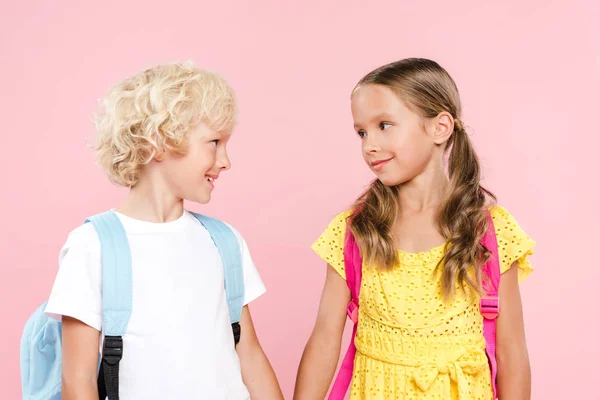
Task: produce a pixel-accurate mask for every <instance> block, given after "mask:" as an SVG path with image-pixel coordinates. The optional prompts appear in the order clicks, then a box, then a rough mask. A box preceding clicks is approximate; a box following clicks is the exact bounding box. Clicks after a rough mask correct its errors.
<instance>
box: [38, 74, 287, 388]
mask: <svg viewBox="0 0 600 400" xmlns="http://www.w3.org/2000/svg"><path fill="white" fill-rule="evenodd" d="M235 116H236V104H235V99H234V93H233V91H232V89H231V88H230V87H229V86H228V85H227V83H226V82H225V81H224V80H223V79H221V78H220V77H219V76H217V75H216V74H213V73H210V72H206V71H202V70H199V69H197V68H196V67H194V66H193V65H192V64H191V63H184V64H169V65H161V66H157V67H155V68H151V69H148V70H145V71H143V72H141V73H139V74H137V75H135V76H133V77H130V78H128V79H125V80H124V81H122V82H121V83H119V84H118V85H116V86H115V87H113V88H112V89H111V90H110V92H109V93H108V95H107V96H106V98H105V99H104V110H103V111H101V112H100V113H99V115H98V116H97V118H96V128H97V131H98V143H97V146H96V150H97V152H98V159H99V163H100V164H101V166H102V167H103V168H104V169H105V170H106V172H107V175H108V177H109V179H110V180H111V181H112V182H114V183H116V184H118V185H120V186H125V187H129V188H130V191H129V194H128V196H127V198H126V200H125V201H124V202H123V204H121V206H120V207H119V208H117V209H116V210H114V211H115V213H116V214H117V216H118V219H119V221H120V222H121V224H122V226H123V228H124V230H125V233H126V235H127V239H128V241H129V246H130V251H131V265H132V285H131V286H132V289H131V293H132V313H131V316H130V319H129V323H128V326H127V331H126V333H125V335H124V336H123V356H122V359H121V361H120V363H119V370H120V371H118V377H119V385H118V387H119V393H120V398H121V399H125V400H129V399H158V398H160V399H198V398H205V399H235V400H238V399H249V398H250V396H251V397H252V399H269V400H270V399H278V398H283V397H282V394H281V390H280V388H279V385H278V383H277V379H276V377H275V374H274V372H273V369H272V367H271V365H270V363H269V361H268V359H267V357H266V356H265V354H264V352H263V350H262V348H261V346H260V344H259V341H258V339H257V337H256V334H255V331H254V327H253V324H252V319H251V317H250V311H249V309H248V303H250V302H251V301H253V300H255V299H256V298H257V297H259V296H261V295H262V294H263V293H264V292H265V287H264V285H263V283H262V281H261V278H260V276H259V274H258V272H257V270H256V268H255V266H254V264H253V262H252V259H251V257H250V253H249V251H248V248H247V246H246V243H245V241H244V239H243V238H242V237H241V236H240V235H239V233H238V232H237V231H235V230H233V231H234V233H235V235H236V237H237V239H238V242H239V246H240V250H241V256H242V264H243V272H244V273H243V275H244V288H245V296H244V307H243V311H242V316H241V320H240V326H241V338H240V341H239V343H238V344H237V346H235V344H234V335H233V334H232V326H231V324H230V320H229V312H228V305H227V301H226V293H225V289H224V284H223V274H224V273H223V264H222V262H221V258H220V255H219V251H218V249H217V247H216V246H215V244H214V243H213V241H212V240H211V236H210V234H209V232H208V231H207V230H206V229H205V228H204V226H203V224H201V223H200V222H199V221H198V220H197V219H196V218H195V217H194V216H193V215H192V214H191V213H189V212H188V211H186V210H185V209H184V200H189V201H194V202H197V203H202V204H204V203H207V202H208V201H209V200H210V198H211V193H212V191H213V189H214V187H215V183H216V180H217V178H218V177H219V174H220V173H221V172H223V171H226V170H228V169H229V168H230V162H229V159H228V157H227V152H226V148H225V147H226V144H227V142H228V140H229V138H230V136H231V133H232V130H233V128H234V125H235ZM232 229H233V228H232ZM59 261H60V268H59V272H58V275H57V277H56V281H55V284H54V287H53V289H52V294H51V296H50V299H49V301H48V305H47V307H46V313H47V314H48V315H50V316H52V317H54V318H57V319H61V320H62V322H63V333H62V334H63V364H62V371H63V372H62V375H63V383H62V385H63V393H62V395H63V399H65V400H70V399H77V400H83V399H97V398H98V390H99V388H98V384H97V376H98V349H99V348H102V346H101V343H102V335H101V331H102V326H103V321H102V290H101V288H102V282H101V281H102V278H101V277H102V274H101V270H102V267H101V249H100V243H99V238H98V235H97V233H96V231H95V230H94V228H93V227H92V224H84V225H82V226H80V227H78V228H77V229H75V230H74V231H72V232H71V233H70V235H69V237H68V239H67V241H66V243H65V245H64V247H63V249H62V251H61V253H60V257H59ZM101 389H103V388H101Z"/></svg>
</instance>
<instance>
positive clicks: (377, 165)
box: [371, 157, 394, 171]
mask: <svg viewBox="0 0 600 400" xmlns="http://www.w3.org/2000/svg"><path fill="white" fill-rule="evenodd" d="M393 158H394V157H390V158H387V159H385V160H377V161H371V168H373V169H374V170H375V171H379V170H381V169H382V168H383V167H384V165H385V164H387V163H388V162H390V161H391V160H392V159H393Z"/></svg>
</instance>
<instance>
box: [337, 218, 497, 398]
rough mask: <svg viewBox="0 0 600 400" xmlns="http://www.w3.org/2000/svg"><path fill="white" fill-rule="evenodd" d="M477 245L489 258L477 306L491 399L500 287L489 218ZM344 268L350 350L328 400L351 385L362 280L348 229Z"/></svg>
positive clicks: (353, 240) (359, 264) (491, 222)
mask: <svg viewBox="0 0 600 400" xmlns="http://www.w3.org/2000/svg"><path fill="white" fill-rule="evenodd" d="M481 243H482V244H483V245H484V246H485V248H486V249H488V250H489V251H490V252H491V253H492V255H491V257H490V259H489V261H488V262H487V263H486V264H485V265H484V266H483V273H484V275H485V276H487V278H488V279H484V287H483V289H484V291H485V294H486V296H485V297H482V298H481V304H480V306H479V308H480V311H481V315H482V316H483V336H484V337H485V342H486V353H487V356H488V361H489V364H490V370H491V372H492V387H493V389H494V398H495V399H496V398H497V396H498V393H497V388H496V373H497V365H496V318H497V317H498V314H499V313H500V299H499V297H498V287H499V285H500V263H499V261H498V242H497V241H496V231H495V230H494V223H493V221H492V218H491V216H490V215H488V230H487V232H486V233H485V234H484V236H483V239H482V241H481ZM344 264H345V270H346V283H347V284H348V287H349V288H350V294H351V295H352V300H351V301H350V303H349V304H348V317H349V318H350V320H351V321H352V322H353V323H354V328H353V330H352V339H351V341H350V346H349V347H348V351H347V353H346V356H345V357H344V360H343V361H342V365H341V367H340V370H339V372H338V375H337V377H336V379H335V382H334V384H333V387H332V388H331V392H330V393H329V400H342V399H344V396H345V395H346V392H347V391H348V387H349V386H350V382H351V381H352V372H353V369H354V356H355V355H356V347H355V346H354V337H355V336H356V328H357V326H358V304H359V301H358V299H359V295H360V285H361V280H362V258H361V256H360V250H359V248H358V244H357V243H356V239H355V238H354V235H353V234H352V232H351V230H350V229H346V237H345V241H344Z"/></svg>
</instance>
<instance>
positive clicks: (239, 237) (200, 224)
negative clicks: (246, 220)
mask: <svg viewBox="0 0 600 400" xmlns="http://www.w3.org/2000/svg"><path fill="white" fill-rule="evenodd" d="M186 212H187V214H188V215H189V216H190V217H191V218H192V219H194V220H195V223H196V224H198V226H202V223H201V222H200V221H198V220H197V219H196V218H195V217H194V212H192V211H188V210H186ZM201 215H203V216H205V217H208V218H211V219H213V220H216V221H218V222H220V223H222V224H224V225H225V226H227V227H228V228H229V229H231V231H232V232H233V233H234V234H235V236H236V237H237V239H238V241H239V242H242V241H243V240H244V238H243V237H242V234H241V233H240V231H239V230H238V229H237V228H236V227H234V226H233V225H232V224H231V223H229V222H227V221H224V220H222V219H220V218H216V217H213V216H210V215H205V214H201Z"/></svg>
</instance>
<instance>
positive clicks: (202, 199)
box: [186, 193, 211, 204]
mask: <svg viewBox="0 0 600 400" xmlns="http://www.w3.org/2000/svg"><path fill="white" fill-rule="evenodd" d="M210 198H211V196H210V193H203V194H198V195H194V196H189V197H187V198H186V200H188V201H193V202H194V203H198V204H207V203H208V202H209V201H210Z"/></svg>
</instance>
